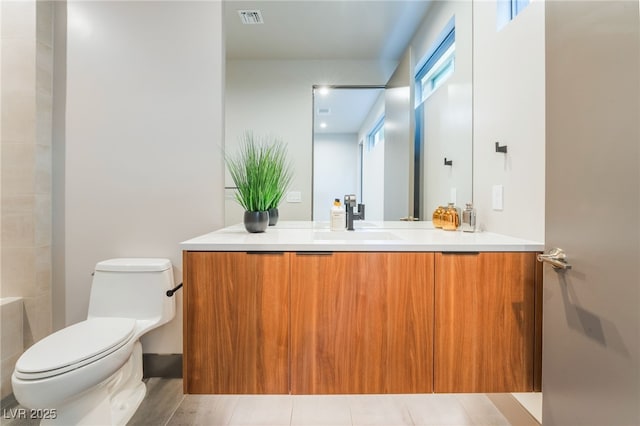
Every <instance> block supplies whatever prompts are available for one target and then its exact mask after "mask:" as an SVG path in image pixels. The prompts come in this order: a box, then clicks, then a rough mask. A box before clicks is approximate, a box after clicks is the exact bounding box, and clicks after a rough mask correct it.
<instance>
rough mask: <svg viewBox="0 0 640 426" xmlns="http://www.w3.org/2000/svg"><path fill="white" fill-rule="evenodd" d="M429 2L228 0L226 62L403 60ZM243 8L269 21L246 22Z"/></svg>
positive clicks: (226, 5)
mask: <svg viewBox="0 0 640 426" xmlns="http://www.w3.org/2000/svg"><path fill="white" fill-rule="evenodd" d="M429 3H430V2H429V1H428V0H422V1H420V0H408V1H405V0H390V1H379V0H376V1H361V0H360V1H354V0H342V1H338V0H336V1H326V0H324V1H318V0H305V1H302V0H295V1H293V0H290V1H270V0H258V1H236V0H227V1H225V5H224V6H225V38H226V46H225V48H226V54H227V58H229V59H325V60H326V59H349V60H375V59H384V60H398V59H399V58H400V55H402V53H403V52H404V50H405V48H406V46H407V44H408V43H409V41H410V40H411V37H412V36H413V34H414V32H415V30H416V28H418V26H419V25H420V23H421V21H422V18H423V17H424V15H425V13H426V11H427V8H428V5H429ZM243 9H247V10H260V12H261V14H262V17H263V19H264V23H263V24H257V25H244V24H242V23H241V20H240V17H239V15H238V10H243Z"/></svg>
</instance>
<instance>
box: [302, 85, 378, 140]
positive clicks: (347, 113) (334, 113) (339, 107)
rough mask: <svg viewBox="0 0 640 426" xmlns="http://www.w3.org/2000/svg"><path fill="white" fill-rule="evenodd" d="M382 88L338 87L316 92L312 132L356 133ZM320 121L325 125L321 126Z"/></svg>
mask: <svg viewBox="0 0 640 426" xmlns="http://www.w3.org/2000/svg"><path fill="white" fill-rule="evenodd" d="M382 90H383V89H358V88H344V89H343V88H339V89H330V90H329V91H328V92H327V93H326V94H319V93H316V94H315V95H314V98H313V99H314V100H313V102H314V110H315V111H314V132H316V133H357V132H358V130H360V127H361V126H362V123H363V121H364V119H365V118H366V117H367V114H368V113H369V111H370V110H371V107H372V106H373V104H374V103H375V101H376V99H377V98H378V96H380V93H381V92H382ZM316 92H318V91H317V90H316ZM327 110H328V112H327ZM322 123H325V124H326V127H324V128H321V124H322Z"/></svg>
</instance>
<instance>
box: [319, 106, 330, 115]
mask: <svg viewBox="0 0 640 426" xmlns="http://www.w3.org/2000/svg"><path fill="white" fill-rule="evenodd" d="M330 114H331V108H318V115H330Z"/></svg>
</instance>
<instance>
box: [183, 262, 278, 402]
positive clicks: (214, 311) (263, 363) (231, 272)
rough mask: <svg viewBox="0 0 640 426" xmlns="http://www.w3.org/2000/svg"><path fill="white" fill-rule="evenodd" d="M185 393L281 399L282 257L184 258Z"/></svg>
mask: <svg viewBox="0 0 640 426" xmlns="http://www.w3.org/2000/svg"><path fill="white" fill-rule="evenodd" d="M183 265H184V277H183V278H184V323H183V324H184V333H183V336H184V337H183V339H184V354H183V376H184V378H183V380H184V390H185V393H196V394H197V393H207V394H209V393H212V394H215V393H232V394H234V393H239V394H265V393H266V394H278V393H280V394H288V393H289V253H279V254H270V253H244V252H185V255H184V261H183Z"/></svg>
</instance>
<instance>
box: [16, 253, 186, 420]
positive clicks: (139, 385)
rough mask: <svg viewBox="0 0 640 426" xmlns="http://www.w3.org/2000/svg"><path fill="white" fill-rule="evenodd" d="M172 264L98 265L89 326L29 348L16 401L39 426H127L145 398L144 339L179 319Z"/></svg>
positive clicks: (21, 363) (20, 363)
mask: <svg viewBox="0 0 640 426" xmlns="http://www.w3.org/2000/svg"><path fill="white" fill-rule="evenodd" d="M173 286H174V280H173V269H172V266H171V262H170V261H169V260H168V259H144V258H140V259H110V260H105V261H103V262H99V263H98V264H97V265H96V269H95V274H94V276H93V283H92V285H91V296H90V299H89V313H88V315H87V319H86V320H85V321H82V322H80V323H77V324H74V325H72V326H69V327H67V328H64V329H62V330H60V331H58V332H56V333H53V334H51V335H50V336H47V337H46V338H44V339H42V340H40V341H39V342H37V343H36V344H35V345H33V346H32V347H30V348H29V349H28V350H27V351H26V352H25V353H24V354H22V356H21V357H20V359H18V362H17V363H16V367H15V370H14V372H13V375H12V377H11V382H12V384H13V393H14V395H15V397H16V399H17V400H18V402H19V403H20V404H21V405H23V406H24V407H27V408H30V409H34V413H36V414H37V415H38V416H39V417H41V418H42V422H41V424H43V425H44V424H59V425H65V426H68V425H92V426H94V425H124V424H126V423H127V421H129V419H130V418H131V417H132V416H133V413H134V412H135V411H136V409H137V408H138V406H139V405H140V402H142V399H143V398H144V396H145V393H146V387H145V385H144V383H143V382H142V346H141V345H140V342H139V340H140V336H142V335H143V334H144V333H146V332H148V331H149V330H151V329H153V328H156V327H159V326H161V325H162V324H165V323H167V322H168V321H170V320H171V319H172V318H173V317H174V316H175V301H174V298H173V297H168V296H167V295H166V291H167V290H170V289H171V288H173Z"/></svg>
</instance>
